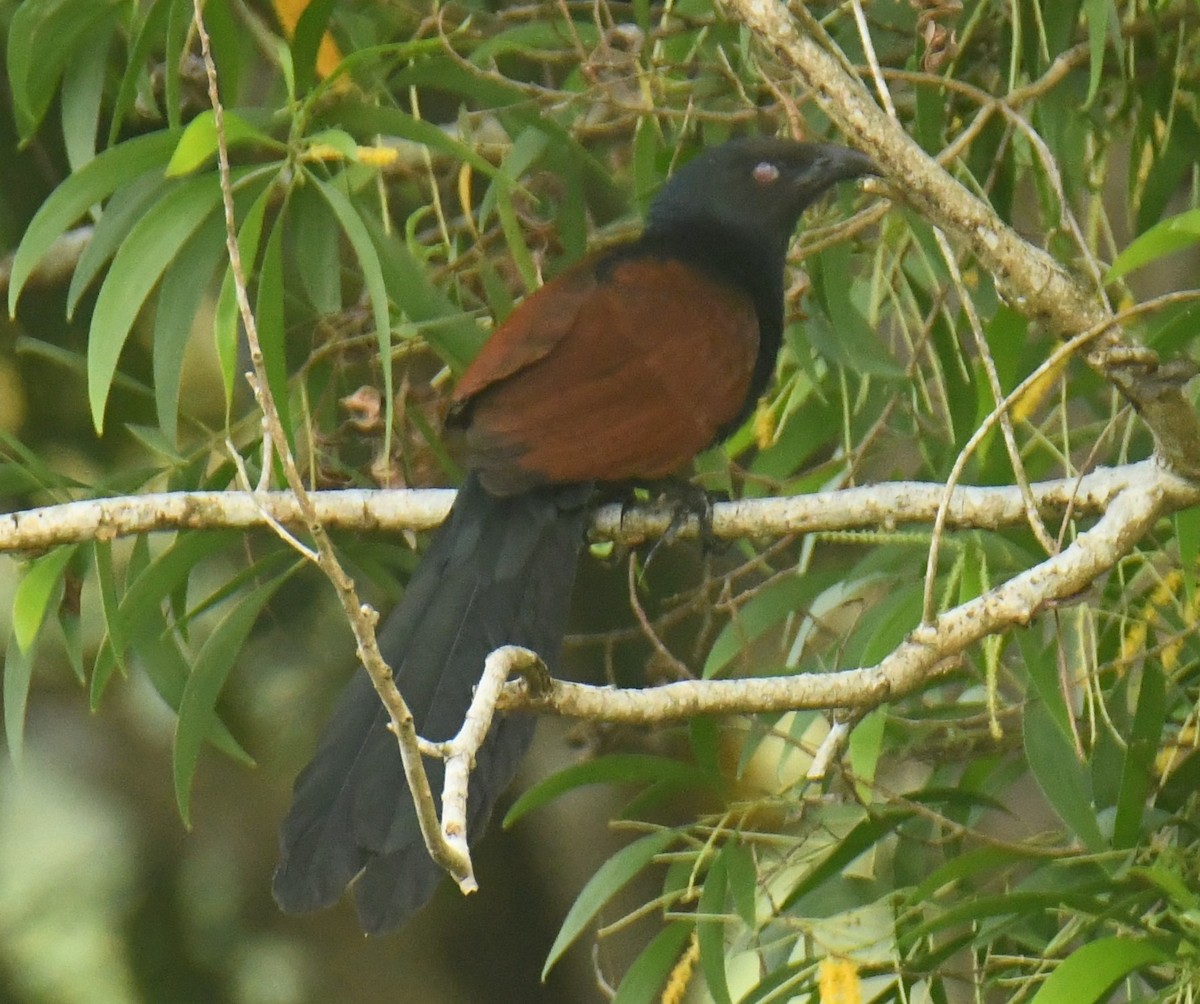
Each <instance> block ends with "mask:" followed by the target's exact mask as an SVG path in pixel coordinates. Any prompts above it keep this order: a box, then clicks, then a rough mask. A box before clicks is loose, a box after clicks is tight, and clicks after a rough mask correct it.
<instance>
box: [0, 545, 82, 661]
mask: <svg viewBox="0 0 1200 1004" xmlns="http://www.w3.org/2000/svg"><path fill="white" fill-rule="evenodd" d="M74 554H75V547H74V545H72V546H70V547H60V548H58V549H56V550H54V551H51V552H50V553H49V554H46V555H43V556H42V557H40V558H35V559H34V560H33V561H32V562H31V563H30V566H29V570H28V571H27V572H26V573H25V574H24V576H22V578H21V584H20V585H19V586H17V592H16V596H14V597H13V612H12V625H13V637H14V638H15V639H16V642H17V645H18V646H19V647H20V649H21V651H23V652H26V651H28V650H29V647H30V646H31V645H32V644H33V640H34V638H36V637H37V633H38V631H39V630H40V629H41V626H42V621H43V620H45V617H46V611H47V610H48V609H49V606H50V600H51V598H52V597H53V596H54V592H55V590H56V589H57V587H58V584H59V583H60V582H61V581H62V576H63V572H64V571H65V570H66V567H67V562H69V561H70V560H71V558H72V557H73V556H74Z"/></svg>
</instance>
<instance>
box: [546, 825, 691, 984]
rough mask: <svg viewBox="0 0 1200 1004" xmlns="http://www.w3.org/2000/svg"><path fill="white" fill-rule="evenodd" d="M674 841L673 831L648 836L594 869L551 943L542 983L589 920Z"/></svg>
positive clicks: (621, 850)
mask: <svg viewBox="0 0 1200 1004" xmlns="http://www.w3.org/2000/svg"><path fill="white" fill-rule="evenodd" d="M674 839H675V833H674V832H673V831H672V830H659V831H658V832H657V833H651V834H650V835H649V836H645V837H642V838H641V839H639V840H635V841H634V842H633V843H631V844H628V845H627V846H625V847H622V848H621V849H620V850H619V851H617V853H616V854H614V855H613V856H612V857H611V858H609V859H608V860H607V861H605V862H604V864H602V865H601V866H600V867H599V869H597V871H596V874H595V875H593V876H592V877H591V878H590V879H589V880H588V883H587V885H585V886H584V887H583V889H582V891H580V893H579V896H578V897H577V898H576V900H575V903H574V904H573V905H572V906H571V909H570V910H569V911H567V916H566V919H565V920H563V923H562V927H561V928H560V929H559V932H558V937H556V938H555V939H554V944H553V945H551V946H550V951H549V953H548V954H547V956H546V964H545V965H544V966H543V967H542V978H543V979H545V977H546V974H547V973H548V972H550V970H551V968H553V966H554V963H556V962H557V961H558V960H559V959H560V958H562V954H563V952H565V951H566V950H567V949H568V948H570V947H571V945H572V943H573V942H574V941H575V939H576V938H578V937H579V935H580V934H582V933H583V929H584V928H585V927H587V925H588V924H590V923H591V921H592V918H593V917H595V916H596V914H598V913H599V912H600V911H601V910H602V909H603V908H604V904H605V903H607V902H608V901H609V900H610V899H612V897H613V896H615V895H616V894H617V892H619V891H620V890H621V889H622V888H624V887H625V884H626V883H627V882H629V880H630V879H632V878H633V877H634V876H635V875H637V874H638V873H639V872H640V871H641V870H642V869H643V868H645V867H646V866H647V865H648V864H649V863H650V862H651V861H653V860H654V857H655V855H657V854H661V853H662V852H663V851H665V850H666V849H667V848H668V847H669V846H670V845H671V842H672V841H673V840H674Z"/></svg>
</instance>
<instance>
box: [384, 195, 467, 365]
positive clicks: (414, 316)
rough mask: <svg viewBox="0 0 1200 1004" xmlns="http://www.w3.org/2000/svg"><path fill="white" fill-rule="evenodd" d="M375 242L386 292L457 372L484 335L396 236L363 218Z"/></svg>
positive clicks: (465, 363)
mask: <svg viewBox="0 0 1200 1004" xmlns="http://www.w3.org/2000/svg"><path fill="white" fill-rule="evenodd" d="M364 222H365V223H366V224H367V229H368V230H369V231H370V232H371V239H372V240H373V241H374V242H375V249H376V252H377V254H378V260H379V263H380V267H381V268H382V270H383V275H384V282H385V283H386V286H387V289H388V292H389V294H390V296H391V297H392V299H393V300H394V301H395V302H396V304H397V305H398V306H399V307H400V309H401V310H402V311H403V312H404V315H405V316H406V317H408V318H409V319H410V320H411V321H413V322H415V323H416V324H418V325H419V326H420V331H421V334H422V336H423V337H424V338H425V340H426V341H427V342H428V343H429V344H430V345H431V346H432V347H433V349H434V351H436V352H437V353H438V355H439V356H441V357H442V359H444V360H445V361H446V363H447V364H448V365H449V366H450V368H451V369H453V370H454V371H455V372H456V373H461V372H462V371H463V370H464V369H466V366H467V363H469V362H470V361H471V360H472V359H474V358H475V354H476V353H477V352H478V351H479V347H480V346H481V345H482V344H483V343H484V341H486V339H487V335H486V334H485V333H484V332H483V330H482V329H481V328H480V327H479V325H478V324H476V323H475V320H474V319H473V318H471V317H470V316H468V315H467V314H464V313H463V312H462V310H461V309H460V308H459V307H458V306H457V305H455V304H454V303H452V302H451V301H450V300H449V299H448V298H447V297H446V295H445V294H444V293H443V292H442V291H441V290H440V289H438V288H437V287H436V286H435V285H433V283H431V282H430V281H429V274H428V272H427V271H426V270H425V269H424V268H423V267H422V265H421V263H420V262H419V261H418V260H417V259H416V258H415V257H414V256H413V254H412V252H411V251H410V250H409V249H408V247H407V246H406V245H405V243H404V241H403V240H401V239H400V237H399V236H398V235H395V234H386V233H384V232H383V228H382V227H381V226H380V225H379V224H378V222H377V221H375V220H371V219H367V220H365V221H364Z"/></svg>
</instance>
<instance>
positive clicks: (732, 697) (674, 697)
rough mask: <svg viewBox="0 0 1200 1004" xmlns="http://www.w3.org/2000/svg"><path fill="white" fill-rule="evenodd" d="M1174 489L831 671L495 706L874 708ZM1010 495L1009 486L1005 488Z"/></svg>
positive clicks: (1079, 576) (1109, 541)
mask: <svg viewBox="0 0 1200 1004" xmlns="http://www.w3.org/2000/svg"><path fill="white" fill-rule="evenodd" d="M1178 487H1179V480H1178V478H1176V477H1175V476H1174V475H1173V474H1171V473H1169V472H1168V471H1167V470H1166V469H1165V468H1163V467H1161V466H1158V467H1156V468H1155V469H1153V470H1147V471H1146V474H1145V477H1144V478H1142V479H1139V480H1137V481H1134V482H1131V483H1129V484H1128V485H1127V486H1126V487H1125V488H1123V489H1122V490H1121V491H1120V492H1119V493H1118V494H1117V495H1116V496H1115V497H1114V498H1112V499H1111V501H1110V502H1109V505H1108V507H1107V511H1106V512H1105V513H1104V515H1103V516H1101V517H1100V519H1099V521H1098V522H1097V523H1096V525H1095V526H1093V527H1092V528H1091V529H1090V530H1087V531H1086V532H1084V533H1082V534H1080V535H1079V536H1078V537H1077V538H1076V539H1075V541H1074V542H1073V543H1072V544H1071V545H1070V546H1069V547H1067V548H1065V549H1064V550H1062V551H1060V552H1059V553H1058V554H1056V555H1054V556H1052V557H1050V558H1047V559H1046V560H1045V561H1043V562H1041V563H1040V564H1038V565H1035V566H1034V567H1033V568H1030V569H1028V570H1026V571H1024V572H1022V573H1020V574H1019V575H1016V576H1014V577H1013V578H1011V579H1009V580H1008V581H1007V582H1005V583H1003V584H1002V585H1000V586H997V587H996V588H994V589H992V590H989V591H988V592H987V593H984V594H983V595H982V596H979V597H977V598H975V599H973V600H969V601H968V602H966V603H963V604H960V605H959V606H957V607H954V608H953V609H951V610H947V611H945V612H944V613H942V614H940V615H939V616H938V617H937V618H936V619H935V620H934V622H933V623H932V624H928V625H922V626H920V627H918V628H917V629H916V630H914V631H913V632H912V633H910V634H909V636H908V637H907V638H906V639H905V640H904V641H903V642H902V643H901V644H900V645H899V646H898V647H897V648H896V649H894V650H893V651H892V652H891V653H890V654H889V655H888V656H886V657H885V658H884V659H883V661H881V662H880V663H878V664H877V665H875V666H870V667H865V668H861V669H844V670H840V671H837V672H831V673H800V674H795V675H791V676H774V677H766V678H753V679H738V680H687V681H683V682H679V683H668V684H664V685H663V686H660V687H653V688H650V689H646V690H616V689H612V688H607V687H593V686H585V685H583V684H578V683H563V682H561V681H557V680H556V681H553V683H552V684H551V685H550V687H549V689H548V690H545V691H543V692H540V693H538V694H536V695H534V694H532V693H530V692H529V689H528V685H527V684H526V683H525V682H524V681H518V682H515V683H511V684H509V685H508V687H507V688H505V692H504V694H503V695H502V697H501V700H500V707H502V708H510V709H521V710H528V711H537V712H542V713H545V712H550V713H553V714H558V715H567V716H571V717H576V718H585V719H588V720H589V721H608V722H622V723H626V724H637V725H648V724H657V723H662V722H669V721H678V720H681V719H686V718H692V717H695V716H697V715H711V714H761V713H766V712H783V711H795V710H799V709H803V708H822V709H832V708H858V709H865V708H873V707H876V706H878V705H879V704H881V703H883V702H884V701H889V700H894V699H896V698H898V697H901V696H903V695H904V694H908V693H911V692H912V691H914V690H916V689H918V688H919V687H921V686H923V685H924V684H926V683H927V682H928V681H930V680H931V679H933V678H935V677H936V676H938V675H940V674H941V673H943V672H945V671H946V670H948V669H951V668H953V667H954V666H956V665H957V664H958V661H959V658H960V657H961V655H962V653H963V652H964V651H965V650H966V649H967V648H968V647H969V646H970V645H972V644H974V643H975V642H977V641H979V640H981V639H982V638H984V637H986V636H988V635H991V634H995V633H997V632H999V631H1002V630H1004V629H1006V628H1010V627H1015V626H1024V625H1027V624H1029V622H1030V621H1031V620H1032V619H1033V618H1034V616H1035V615H1036V614H1037V613H1038V612H1039V611H1041V610H1042V609H1044V608H1046V607H1047V606H1050V605H1052V604H1056V603H1061V602H1066V601H1070V600H1072V599H1074V598H1075V597H1077V596H1079V595H1080V594H1081V593H1082V592H1083V591H1084V590H1086V589H1087V588H1088V587H1089V586H1091V585H1092V584H1093V583H1094V582H1095V581H1096V580H1097V579H1098V578H1099V577H1100V576H1102V575H1104V574H1105V573H1106V572H1107V571H1108V570H1109V569H1110V568H1112V567H1113V565H1115V564H1116V563H1117V562H1118V561H1119V560H1120V559H1121V558H1122V557H1124V556H1125V555H1126V554H1128V553H1129V552H1130V551H1131V550H1132V548H1133V547H1134V545H1135V544H1136V543H1137V541H1138V540H1139V539H1140V538H1141V537H1142V536H1143V535H1144V534H1145V533H1146V532H1147V531H1148V530H1149V529H1150V528H1151V527H1152V526H1153V525H1154V522H1155V520H1156V519H1158V517H1159V516H1160V515H1161V514H1162V513H1163V512H1164V510H1165V508H1166V505H1167V504H1168V502H1169V501H1170V500H1171V499H1172V498H1176V499H1177V496H1175V492H1176V491H1177V489H1178ZM1013 491H1014V492H1015V489H1013Z"/></svg>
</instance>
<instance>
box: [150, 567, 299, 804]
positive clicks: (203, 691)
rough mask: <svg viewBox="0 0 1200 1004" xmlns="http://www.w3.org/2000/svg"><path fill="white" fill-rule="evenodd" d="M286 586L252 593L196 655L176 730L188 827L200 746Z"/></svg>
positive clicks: (178, 795)
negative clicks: (272, 602)
mask: <svg viewBox="0 0 1200 1004" xmlns="http://www.w3.org/2000/svg"><path fill="white" fill-rule="evenodd" d="M283 581H284V579H283V578H277V579H274V580H273V581H271V582H267V583H265V584H264V585H262V586H259V587H258V588H257V589H255V590H254V591H253V592H251V593H249V594H248V595H247V596H246V597H245V598H244V599H243V600H241V602H239V603H238V604H237V606H235V607H234V608H233V610H231V611H230V612H229V613H228V614H227V615H226V616H225V617H224V619H223V620H222V621H221V622H220V623H219V624H218V625H217V626H216V628H214V629H213V632H212V634H210V635H209V636H208V638H207V639H206V640H205V642H204V644H203V645H202V646H201V647H200V651H199V653H198V654H197V655H196V661H195V663H194V664H193V665H192V671H191V673H190V674H189V676H188V679H187V684H186V685H185V686H184V688H183V695H182V697H181V699H180V701H179V720H178V722H177V724H176V726H175V747H174V768H175V770H174V774H175V799H176V801H177V802H178V805H179V815H180V817H181V818H182V819H183V822H184V825H187V826H190V825H191V823H190V813H191V793H192V779H193V777H194V776H195V774H196V762H197V760H198V759H199V756H200V747H201V745H203V743H204V741H205V740H206V739H208V738H209V737H210V736H211V735H212V734H213V731H214V729H215V728H216V726H217V724H218V718H217V710H216V705H217V698H218V697H219V696H220V694H221V688H222V687H224V685H225V680H226V679H227V678H228V676H229V673H230V671H231V670H232V669H233V665H234V662H235V661H236V660H237V656H238V653H239V652H241V650H242V648H243V646H244V645H245V643H246V638H247V637H248V636H249V634H250V629H251V628H253V627H254V624H255V622H256V621H257V620H258V615H259V613H260V612H261V611H262V608H263V606H264V605H265V604H266V602H267V601H268V600H269V599H270V598H271V597H272V596H273V595H274V593H275V590H276V589H278V588H279V586H280V584H281V583H282V582H283Z"/></svg>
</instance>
